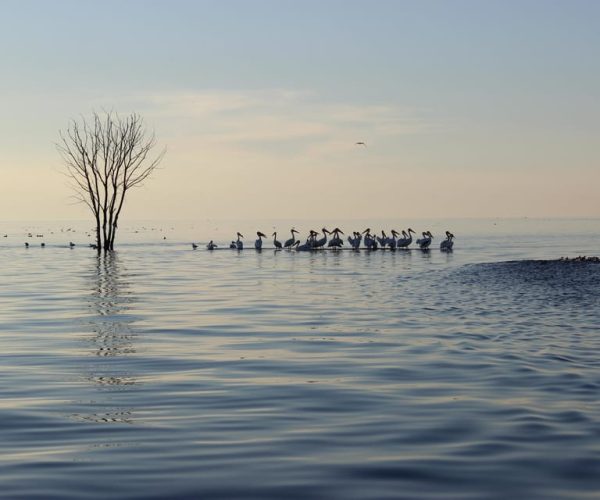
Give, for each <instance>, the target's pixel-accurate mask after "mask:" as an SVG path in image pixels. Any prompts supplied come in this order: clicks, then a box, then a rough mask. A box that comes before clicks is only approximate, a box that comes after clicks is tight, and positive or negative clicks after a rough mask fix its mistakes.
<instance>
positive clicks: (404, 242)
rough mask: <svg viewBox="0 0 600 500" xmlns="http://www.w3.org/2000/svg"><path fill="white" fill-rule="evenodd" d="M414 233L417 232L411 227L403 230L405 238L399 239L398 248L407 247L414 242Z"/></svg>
mask: <svg viewBox="0 0 600 500" xmlns="http://www.w3.org/2000/svg"><path fill="white" fill-rule="evenodd" d="M412 233H414V234H416V233H415V232H414V231H413V230H412V229H411V228H410V227H409V228H408V231H404V230H402V236H404V238H402V239H399V240H398V243H397V246H398V248H407V247H408V246H409V245H410V244H411V243H412V240H413V238H412Z"/></svg>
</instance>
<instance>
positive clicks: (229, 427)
mask: <svg viewBox="0 0 600 500" xmlns="http://www.w3.org/2000/svg"><path fill="white" fill-rule="evenodd" d="M549 237H550V236H549ZM207 239H208V238H207ZM459 241H460V243H459ZM498 241H499V237H497V236H495V235H493V234H491V235H486V234H478V235H473V237H472V238H471V239H470V240H469V237H467V236H463V237H462V239H461V240H458V239H457V243H456V247H455V251H454V252H453V253H451V254H444V253H440V252H439V250H437V249H436V248H433V249H432V250H431V251H430V252H420V251H416V250H413V251H405V252H395V253H391V252H381V251H380V252H366V251H361V252H337V253H335V252H314V253H293V252H285V251H284V252H274V251H273V250H263V251H262V252H256V251H254V250H244V251H243V252H237V251H231V252H230V251H222V252H212V253H211V252H207V251H203V250H200V249H199V250H197V251H192V250H191V247H190V246H189V244H188V243H187V242H186V241H185V240H184V239H183V238H181V239H179V240H175V239H174V238H170V241H168V243H164V244H163V243H161V242H152V241H150V240H148V242H147V243H145V244H142V243H140V242H139V241H137V240H136V239H135V238H134V237H132V238H131V240H130V241H129V242H125V243H124V245H123V246H122V247H121V248H120V249H119V251H117V252H115V254H114V255H109V256H97V255H96V253H95V252H93V251H90V250H89V249H87V248H85V246H77V247H75V248H74V249H69V248H68V247H65V246H64V245H61V244H59V243H56V244H52V243H50V244H49V245H48V246H47V247H46V248H44V249H41V248H38V247H36V248H30V249H29V250H25V249H24V248H22V246H21V245H22V242H21V241H19V242H18V244H17V243H15V244H12V245H11V244H8V243H7V244H6V245H4V246H2V247H0V265H1V266H2V270H3V271H2V283H1V284H0V303H1V304H2V309H1V311H2V313H1V316H0V357H1V359H2V362H1V363H0V405H1V406H0V443H1V445H0V446H1V449H2V453H1V454H0V491H1V492H2V493H1V494H0V496H1V497H2V498H22V499H32V498H40V499H41V498H44V499H48V498H57V499H58V498H61V499H64V498H67V499H69V498H73V499H80V498H90V499H97V498H107V497H114V498H131V499H142V498H223V499H225V498H227V499H229V498H256V499H265V498H282V497H285V498H298V499H301V498H302V499H304V498H323V499H331V498H343V499H346V498H349V499H354V498H355V499H386V498H390V499H391V498H394V499H396V498H407V499H408V498H424V499H447V498H461V499H463V498H477V499H479V498H490V499H495V498H498V499H504V498H510V497H513V498H561V499H562V498H564V499H573V498H581V499H586V498H590V499H591V498H598V497H599V496H600V399H599V395H600V356H599V353H600V307H599V306H600V264H597V263H572V262H566V263H565V262H557V261H554V260H546V259H545V258H544V257H545V256H548V259H550V258H552V259H554V258H555V257H557V253H558V252H560V254H565V255H566V252H565V249H567V248H568V247H569V246H572V245H573V239H571V238H570V239H568V240H565V239H563V240H560V241H559V242H558V243H559V244H558V249H556V248H554V249H553V250H548V247H547V245H546V241H547V240H546V239H545V237H538V238H537V239H536V238H529V239H524V240H523V241H521V242H519V241H517V242H512V243H511V244H505V245H504V246H502V247H498V245H497V243H498ZM536 242H537V244H536ZM598 242H599V239H598V237H595V236H592V237H590V236H588V237H585V236H583V235H582V236H581V237H580V239H578V240H577V245H578V250H580V249H581V250H582V251H585V252H587V254H588V255H592V254H593V251H594V248H598ZM460 245H464V247H463V248H462V249H461V246H460ZM598 253H600V252H596V254H598Z"/></svg>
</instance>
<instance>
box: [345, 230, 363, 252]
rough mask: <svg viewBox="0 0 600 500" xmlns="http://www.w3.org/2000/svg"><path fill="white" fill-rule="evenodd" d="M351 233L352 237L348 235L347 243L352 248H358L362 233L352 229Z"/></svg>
mask: <svg viewBox="0 0 600 500" xmlns="http://www.w3.org/2000/svg"><path fill="white" fill-rule="evenodd" d="M352 234H353V235H354V238H352V237H350V236H348V243H350V246H351V247H352V249H353V250H358V249H359V248H360V242H361V241H362V234H360V233H358V232H356V231H352Z"/></svg>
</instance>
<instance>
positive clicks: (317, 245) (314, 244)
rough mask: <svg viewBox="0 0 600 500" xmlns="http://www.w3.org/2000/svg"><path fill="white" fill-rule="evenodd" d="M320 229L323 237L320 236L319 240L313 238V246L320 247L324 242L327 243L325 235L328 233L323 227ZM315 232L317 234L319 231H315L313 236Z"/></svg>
mask: <svg viewBox="0 0 600 500" xmlns="http://www.w3.org/2000/svg"><path fill="white" fill-rule="evenodd" d="M321 231H322V232H323V238H321V239H320V240H317V239H315V240H314V243H313V247H314V248H321V247H323V246H325V243H327V235H328V234H330V233H329V231H327V229H325V228H323V229H321ZM317 234H319V233H315V237H316V235H317Z"/></svg>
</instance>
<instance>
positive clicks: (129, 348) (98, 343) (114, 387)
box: [77, 252, 139, 424]
mask: <svg viewBox="0 0 600 500" xmlns="http://www.w3.org/2000/svg"><path fill="white" fill-rule="evenodd" d="M95 257H96V258H95V261H94V268H93V270H92V273H91V274H92V279H93V280H92V291H91V294H90V295H89V296H88V300H87V303H88V307H89V313H90V314H91V315H90V317H89V320H88V322H87V325H88V326H89V328H90V333H89V334H88V335H86V337H85V338H86V341H88V342H89V344H90V351H89V352H90V354H92V355H93V356H94V358H95V359H96V361H94V362H92V363H91V364H90V366H89V367H88V368H89V371H88V372H87V373H86V376H85V378H86V379H87V380H88V381H90V382H92V384H93V387H95V389H97V390H99V391H102V393H103V394H104V395H105V396H106V400H105V402H103V401H102V399H103V398H100V399H98V398H94V399H93V400H92V401H90V402H89V404H90V406H91V407H92V408H93V411H92V412H90V413H88V414H86V415H82V414H79V415H77V418H79V419H81V420H85V421H92V422H96V423H129V424H130V423H134V422H133V414H132V408H130V407H124V406H122V405H120V404H119V402H120V401H121V400H123V401H127V402H130V401H131V399H132V398H131V394H128V395H125V394H121V393H123V391H131V390H133V389H134V388H135V387H136V386H137V385H138V383H139V381H138V380H137V379H136V377H135V375H134V374H133V373H132V368H133V366H132V365H133V361H134V360H133V359H132V360H131V361H132V363H124V362H123V359H122V358H124V357H130V356H132V355H134V354H135V353H136V348H135V341H136V337H137V334H136V332H135V330H134V326H133V325H134V321H135V316H134V315H132V314H131V309H132V306H133V304H134V301H135V299H134V296H133V294H132V292H131V289H130V286H131V284H130V282H129V275H128V273H127V270H126V269H125V268H124V267H123V265H122V263H121V262H120V261H119V257H118V255H117V253H116V252H109V253H106V254H105V253H101V254H98V255H96V256H95ZM127 406H128V405H127Z"/></svg>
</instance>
